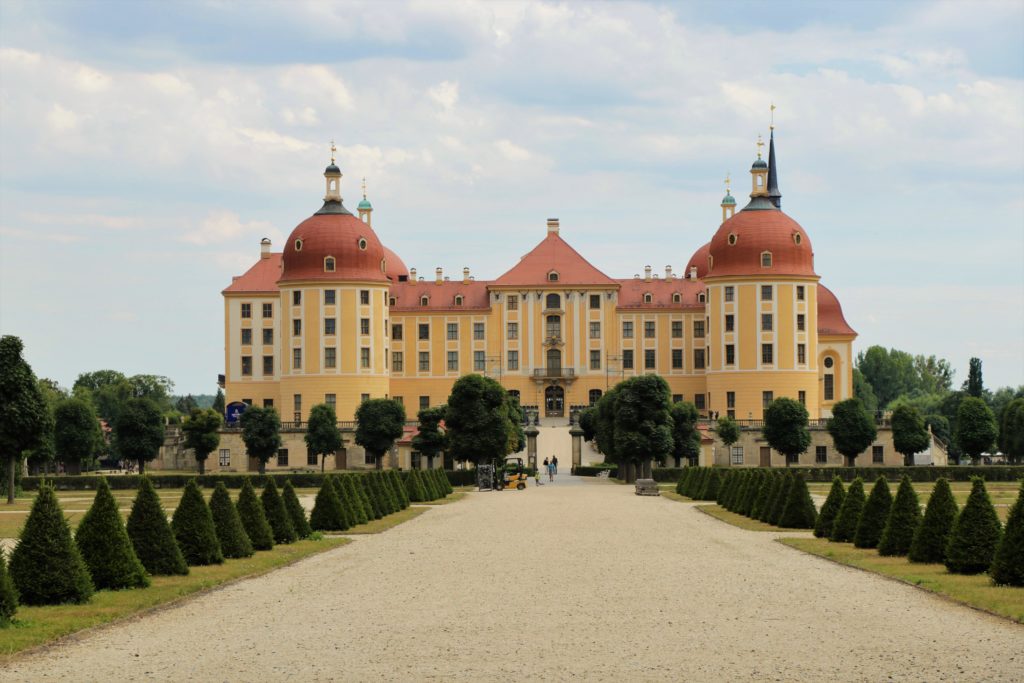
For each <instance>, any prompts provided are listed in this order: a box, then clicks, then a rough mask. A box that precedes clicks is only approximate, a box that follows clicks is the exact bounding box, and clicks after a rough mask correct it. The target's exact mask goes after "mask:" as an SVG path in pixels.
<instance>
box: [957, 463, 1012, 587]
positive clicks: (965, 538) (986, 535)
mask: <svg viewBox="0 0 1024 683" xmlns="http://www.w3.org/2000/svg"><path fill="white" fill-rule="evenodd" d="M1002 535H1003V527H1002V525H1001V524H1000V523H999V517H998V516H996V509H995V508H994V507H992V500H991V499H990V498H989V497H988V491H986V490H985V482H984V480H983V479H982V478H981V477H977V478H975V479H974V481H973V482H971V495H969V496H968V497H967V504H966V505H964V509H963V510H961V512H960V514H959V515H958V516H957V518H956V522H955V523H954V524H953V531H952V532H951V533H950V535H949V545H947V546H946V569H948V570H949V571H950V572H951V573H953V574H981V573H982V572H986V571H988V568H989V567H991V566H992V560H993V559H994V558H995V555H996V548H998V547H999V540H1000V538H1001V537H1002Z"/></svg>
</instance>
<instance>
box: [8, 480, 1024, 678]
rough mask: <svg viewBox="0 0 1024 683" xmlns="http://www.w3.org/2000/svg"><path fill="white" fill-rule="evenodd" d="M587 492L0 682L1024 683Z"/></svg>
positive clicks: (230, 593) (395, 537)
mask: <svg viewBox="0 0 1024 683" xmlns="http://www.w3.org/2000/svg"><path fill="white" fill-rule="evenodd" d="M774 536H775V535H774V534H769V533H756V532H747V531H742V530H740V529H736V528H734V527H731V526H729V525H726V524H724V523H722V522H719V521H717V520H714V519H712V518H710V517H708V516H706V515H704V514H702V513H700V512H698V511H697V510H694V509H692V506H691V505H690V504H685V503H678V502H673V501H670V500H667V499H651V498H640V497H637V496H634V495H632V493H631V492H630V489H629V488H627V487H625V486H616V485H613V484H604V483H599V482H588V483H587V484H586V485H583V486H572V487H569V486H559V485H558V484H557V483H556V484H555V485H553V486H552V485H547V486H543V487H539V488H537V487H534V486H532V485H531V486H530V488H529V489H528V490H527V491H525V492H502V493H474V494H471V495H470V496H468V497H467V499H466V500H463V501H461V502H459V503H456V504H453V505H446V506H441V507H437V508H434V509H431V510H429V511H428V512H427V513H426V514H424V515H422V516H420V517H418V518H417V519H415V520H412V521H410V522H408V523H406V524H403V525H401V526H399V527H396V528H395V529H392V530H390V531H388V532H386V533H384V534H380V535H377V536H368V537H366V536H364V537H360V538H358V539H357V540H356V541H355V542H354V543H352V544H351V545H349V546H347V547H345V548H340V549H337V550H334V551H330V552H328V553H324V554H322V555H318V556H316V557H313V558H310V559H308V560H305V561H303V562H301V563H299V564H297V565H294V566H292V567H288V568H285V569H282V570H279V571H276V572H273V573H271V574H268V575H266V576H263V577H260V578H257V579H253V580H249V581H244V582H241V583H238V584H235V585H232V586H229V587H227V588H224V589H222V590H218V591H215V592H212V593H209V594H206V595H204V596H201V597H199V598H197V599H194V600H190V601H187V602H185V603H184V604H182V605H179V606H177V607H173V608H169V609H166V610H162V611H158V612H156V613H153V614H150V615H149V616H146V617H143V618H141V619H136V620H133V621H129V622H125V623H122V624H120V625H115V626H112V627H108V628H105V629H100V630H97V631H94V632H92V633H90V634H87V635H85V636H83V637H81V638H80V639H76V640H72V641H69V642H66V643H64V644H62V645H60V646H57V647H53V648H50V649H48V650H43V651H40V652H37V653H35V654H32V655H28V656H25V657H22V658H19V659H18V660H16V661H14V662H13V663H11V664H9V665H8V666H7V667H6V669H0V679H3V680H10V681H28V680H31V681H52V680H68V681H94V680H95V681H125V680H133V681H175V682H178V681H183V680H195V681H255V680H260V681H307V680H339V681H340V680H344V681H361V680H395V681H420V680H436V681H442V680H444V681H447V680H453V679H454V680H473V681H478V680H501V681H519V680H524V679H547V680H581V681H582V680H586V681H591V680H631V681H633V680H687V681H705V680H707V681H717V680H748V679H753V680H785V681H804V680H815V681H820V680H830V681H839V680H842V681H845V680H862V681H878V680H883V679H888V678H890V677H891V678H894V679H896V680H901V681H911V680H926V681H940V680H949V681H966V680H972V681H981V680H985V681H1010V680H1016V681H1020V680H1021V678H1022V676H1024V654H1022V653H1024V628H1022V627H1020V626H1017V625H1015V624H1012V623H1010V622H1007V621H1003V620H1000V619H997V618H994V617H989V616H987V615H985V614H982V613H979V612H975V611H973V610H970V609H967V608H964V607H960V606H957V605H954V604H951V603H948V602H946V601H944V600H941V599H939V598H936V597H934V596H931V595H929V594H926V593H924V592H923V591H918V590H916V589H914V588H911V587H908V586H903V585H900V584H897V583H895V582H892V581H887V580H884V579H880V578H877V577H874V576H871V575H869V574H865V573H863V572H859V571H856V570H852V569H847V568H844V567H840V566H837V565H834V564H832V563H829V562H826V561H824V560H821V559H818V558H814V557H811V556H809V555H805V554H802V553H800V552H798V551H796V550H793V549H791V548H786V547H784V546H782V545H780V544H778V543H774V542H773V541H772V538H773V537H774Z"/></svg>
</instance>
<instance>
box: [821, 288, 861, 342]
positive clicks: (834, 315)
mask: <svg viewBox="0 0 1024 683" xmlns="http://www.w3.org/2000/svg"><path fill="white" fill-rule="evenodd" d="M818 334H826V335H853V336H857V333H856V332H855V331H854V329H853V328H852V327H850V325H849V324H848V323H847V322H846V317H845V316H843V307H842V306H840V305H839V299H837V298H836V295H835V294H833V293H832V290H830V289H829V288H828V287H826V286H825V285H823V284H820V283H819V284H818Z"/></svg>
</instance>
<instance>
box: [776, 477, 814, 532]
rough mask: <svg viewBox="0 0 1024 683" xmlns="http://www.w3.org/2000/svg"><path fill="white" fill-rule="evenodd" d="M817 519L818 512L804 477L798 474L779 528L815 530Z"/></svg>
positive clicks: (791, 486)
mask: <svg viewBox="0 0 1024 683" xmlns="http://www.w3.org/2000/svg"><path fill="white" fill-rule="evenodd" d="M817 518H818V511H817V510H816V509H815V508H814V501H813V500H811V492H810V491H808V490H807V482H806V481H804V475H803V474H801V473H800V472H797V473H795V474H794V475H793V483H792V484H790V485H789V493H788V494H787V495H786V502H785V503H784V504H783V506H782V516H781V517H780V518H779V526H780V527H783V528H785V529H813V528H814V523H815V522H816V521H817Z"/></svg>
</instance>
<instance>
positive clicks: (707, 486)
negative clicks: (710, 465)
mask: <svg viewBox="0 0 1024 683" xmlns="http://www.w3.org/2000/svg"><path fill="white" fill-rule="evenodd" d="M721 485H722V473H721V472H720V471H719V470H718V469H714V470H712V471H711V473H710V474H709V475H708V478H707V479H706V480H705V482H704V488H703V489H701V492H700V494H699V498H700V499H701V500H715V498H717V497H718V489H719V487H720V486H721Z"/></svg>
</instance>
